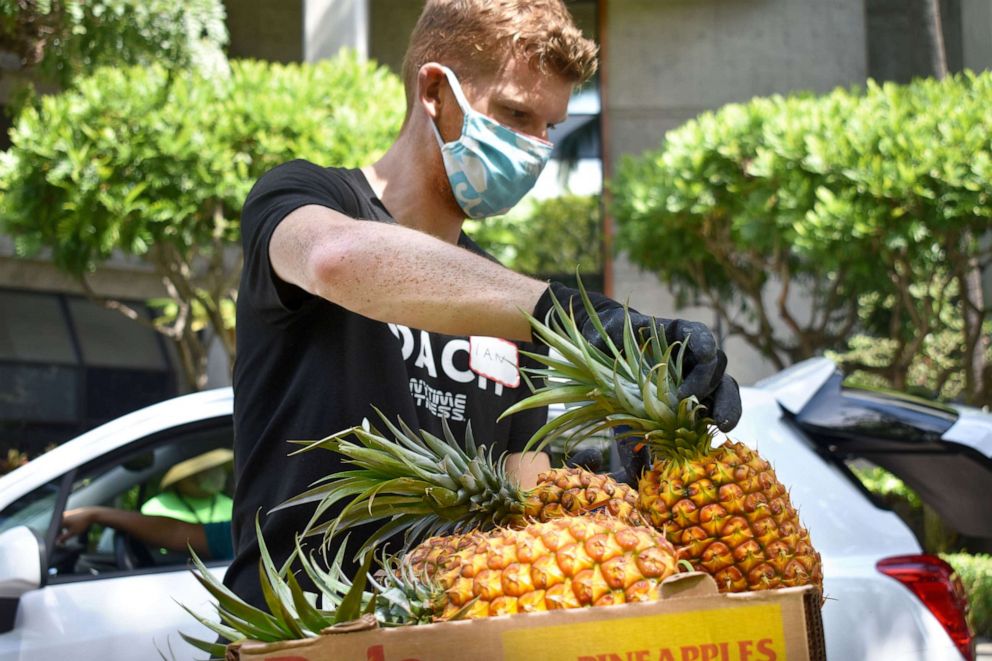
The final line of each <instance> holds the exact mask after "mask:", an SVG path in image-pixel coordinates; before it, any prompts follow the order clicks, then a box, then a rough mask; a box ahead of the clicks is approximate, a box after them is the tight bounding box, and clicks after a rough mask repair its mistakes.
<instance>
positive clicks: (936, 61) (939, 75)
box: [920, 0, 947, 80]
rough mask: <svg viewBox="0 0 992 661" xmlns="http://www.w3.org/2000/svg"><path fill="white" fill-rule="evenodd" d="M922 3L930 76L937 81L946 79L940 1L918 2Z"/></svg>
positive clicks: (945, 54) (924, 0)
mask: <svg viewBox="0 0 992 661" xmlns="http://www.w3.org/2000/svg"><path fill="white" fill-rule="evenodd" d="M920 1H921V2H922V3H923V7H922V9H923V21H924V25H923V28H924V30H923V34H924V35H925V37H926V41H927V43H926V44H925V45H926V48H927V52H928V53H929V55H930V58H929V59H930V70H931V74H932V75H933V77H934V78H936V79H937V80H943V79H944V78H946V77H947V49H946V48H945V47H944V25H943V21H942V20H941V17H940V0H920Z"/></svg>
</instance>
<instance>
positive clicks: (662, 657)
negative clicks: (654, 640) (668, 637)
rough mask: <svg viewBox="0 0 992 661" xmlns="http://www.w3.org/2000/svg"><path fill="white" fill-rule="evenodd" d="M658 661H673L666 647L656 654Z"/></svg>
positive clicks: (673, 658)
mask: <svg viewBox="0 0 992 661" xmlns="http://www.w3.org/2000/svg"><path fill="white" fill-rule="evenodd" d="M658 661H675V655H674V654H672V650H670V649H668V648H667V647H666V648H665V649H663V650H661V651H660V652H658Z"/></svg>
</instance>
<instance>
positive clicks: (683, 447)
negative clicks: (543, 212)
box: [500, 280, 713, 461]
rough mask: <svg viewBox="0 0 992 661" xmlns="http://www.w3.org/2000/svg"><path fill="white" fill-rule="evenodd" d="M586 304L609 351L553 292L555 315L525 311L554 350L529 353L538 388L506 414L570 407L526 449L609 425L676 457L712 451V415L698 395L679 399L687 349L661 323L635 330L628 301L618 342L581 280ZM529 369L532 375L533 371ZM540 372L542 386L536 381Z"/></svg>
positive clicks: (587, 313) (587, 312)
mask: <svg viewBox="0 0 992 661" xmlns="http://www.w3.org/2000/svg"><path fill="white" fill-rule="evenodd" d="M579 294H580V297H581V299H582V305H583V308H584V310H585V312H586V315H587V316H588V318H589V321H590V322H591V323H592V324H593V327H594V328H595V330H596V332H597V333H598V334H599V336H600V337H601V338H602V339H603V344H604V345H605V347H606V350H605V351H603V350H601V349H599V348H597V347H596V346H593V344H592V343H591V342H590V341H589V340H587V339H586V338H585V336H584V335H583V334H582V329H581V327H580V326H579V323H578V321H576V318H575V313H574V310H573V309H572V307H571V305H572V302H571V301H570V302H569V309H568V310H566V309H565V307H564V305H562V303H561V301H559V300H557V298H555V297H554V296H552V303H553V305H554V314H552V315H550V316H549V318H548V319H547V320H546V321H544V322H542V321H541V320H538V319H536V318H534V317H533V316H531V315H526V316H527V319H528V321H529V322H530V324H531V327H532V328H533V329H534V334H535V335H536V336H537V337H539V338H540V339H541V340H542V341H543V342H544V343H545V344H547V345H548V346H549V347H550V348H551V349H552V351H551V352H549V354H548V355H544V354H540V353H531V352H524V353H525V354H526V355H527V356H529V357H531V358H533V359H534V360H536V361H537V362H538V363H539V364H540V365H541V367H532V368H527V367H525V368H523V369H524V372H525V380H526V381H527V384H528V386H529V387H530V388H531V390H532V391H533V394H532V395H530V396H529V397H527V398H525V399H522V400H520V401H519V402H517V403H516V404H514V405H513V406H511V407H510V408H508V409H507V410H506V411H505V412H504V413H503V414H502V416H500V419H502V418H504V417H506V416H509V415H513V414H514V413H518V412H520V411H525V410H528V409H533V408H538V407H543V406H548V405H550V404H564V405H565V412H564V413H562V414H561V415H559V416H558V417H556V418H554V419H553V420H549V421H548V422H547V423H546V424H545V425H544V426H542V427H541V428H540V429H538V430H537V431H536V432H535V433H534V435H533V436H532V437H531V439H530V441H529V442H528V444H527V446H526V448H525V450H532V449H538V450H539V449H542V448H543V447H545V446H546V445H547V444H548V443H550V442H551V441H552V440H554V439H556V438H562V439H564V440H565V441H569V440H572V439H576V438H583V437H585V436H588V435H591V434H595V433H597V432H600V431H603V430H605V429H611V428H623V431H622V432H620V433H618V434H617V437H618V438H626V437H632V436H636V437H643V439H644V442H645V443H646V444H648V445H649V446H650V447H651V449H652V450H653V452H654V453H655V454H657V455H661V456H664V457H668V458H671V459H674V460H676V461H681V459H682V458H683V457H685V456H687V455H692V456H699V455H701V454H705V453H706V452H707V451H708V450H709V448H710V445H711V443H712V438H713V436H712V431H711V430H710V427H711V425H712V422H713V421H712V420H711V419H710V418H708V417H706V416H705V415H704V413H705V407H704V406H703V405H701V404H700V403H699V402H698V400H696V398H695V397H688V398H685V399H682V400H679V399H678V395H677V393H678V388H679V385H681V382H682V369H683V359H684V355H685V347H684V346H680V343H678V342H676V343H673V344H671V345H669V344H668V342H667V341H666V339H665V336H664V335H663V334H662V333H659V332H658V328H657V327H656V326H654V325H652V326H650V327H649V328H647V329H642V330H646V331H647V333H646V334H645V335H642V336H641V337H638V336H637V333H635V331H634V328H633V324H632V322H631V318H630V310H629V308H628V307H627V306H626V305H624V327H623V338H622V342H621V343H620V346H618V344H617V343H616V342H614V341H613V340H612V339H611V338H610V336H609V334H608V333H607V332H606V329H605V328H604V327H603V324H602V322H601V321H600V319H599V315H598V314H597V312H596V309H595V308H594V306H593V304H592V301H591V300H590V299H589V295H588V293H587V292H586V290H585V287H584V286H583V285H582V282H581V280H580V281H579ZM528 375H529V376H528ZM530 377H537V379H539V380H540V381H541V383H542V384H543V385H542V386H540V387H535V385H534V380H532V379H531V378H530Z"/></svg>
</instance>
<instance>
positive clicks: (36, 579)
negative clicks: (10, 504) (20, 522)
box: [0, 526, 45, 633]
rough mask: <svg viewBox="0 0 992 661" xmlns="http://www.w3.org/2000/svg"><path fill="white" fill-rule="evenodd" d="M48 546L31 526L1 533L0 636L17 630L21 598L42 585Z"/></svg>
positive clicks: (18, 527)
mask: <svg viewBox="0 0 992 661" xmlns="http://www.w3.org/2000/svg"><path fill="white" fill-rule="evenodd" d="M43 555H44V545H43V544H42V542H41V540H40V539H38V535H37V534H35V532H34V531H33V530H31V529H30V528H28V527H27V526H17V527H16V528H11V529H10V530H5V531H4V532H2V533H0V633H6V632H8V631H10V630H11V629H13V628H14V621H15V619H16V618H17V605H18V603H20V600H21V595H23V594H24V593H25V592H28V591H30V590H37V589H38V588H40V587H41V585H42V580H43V575H42V568H43V567H44V564H45V563H44V561H43V559H42V556H43Z"/></svg>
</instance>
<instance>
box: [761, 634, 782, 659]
mask: <svg viewBox="0 0 992 661" xmlns="http://www.w3.org/2000/svg"><path fill="white" fill-rule="evenodd" d="M758 651H759V652H761V653H762V654H764V655H765V659H766V661H775V660H776V659H777V658H778V655H777V654H775V650H773V649H772V639H771V638H762V639H761V640H759V641H758Z"/></svg>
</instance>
